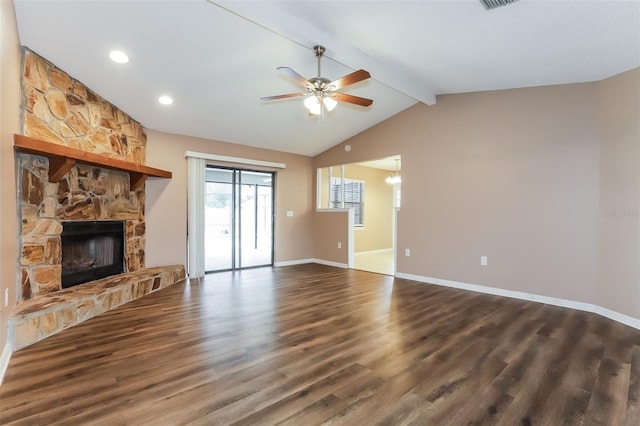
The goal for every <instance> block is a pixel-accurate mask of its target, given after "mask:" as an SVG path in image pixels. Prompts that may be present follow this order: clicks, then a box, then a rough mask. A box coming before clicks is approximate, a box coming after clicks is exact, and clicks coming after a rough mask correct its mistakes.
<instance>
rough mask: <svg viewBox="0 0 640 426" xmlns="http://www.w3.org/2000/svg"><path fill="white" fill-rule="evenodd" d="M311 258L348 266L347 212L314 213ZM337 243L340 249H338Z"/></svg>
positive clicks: (334, 210) (328, 211)
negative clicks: (339, 244)
mask: <svg viewBox="0 0 640 426" xmlns="http://www.w3.org/2000/svg"><path fill="white" fill-rule="evenodd" d="M314 216H315V218H314V231H315V232H314V235H313V239H314V252H313V257H314V258H315V259H318V260H320V261H328V262H335V263H340V264H342V265H348V264H349V212H348V211H346V210H336V209H332V210H324V211H317V212H315V215H314ZM338 243H341V247H340V248H338Z"/></svg>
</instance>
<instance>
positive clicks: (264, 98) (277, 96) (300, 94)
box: [260, 93, 306, 102]
mask: <svg viewBox="0 0 640 426" xmlns="http://www.w3.org/2000/svg"><path fill="white" fill-rule="evenodd" d="M305 95H306V93H287V94H286V95H276V96H264V97H262V98H260V100H261V101H263V102H264V101H275V100H276V99H287V98H295V97H297V96H305Z"/></svg>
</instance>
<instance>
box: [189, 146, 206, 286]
mask: <svg viewBox="0 0 640 426" xmlns="http://www.w3.org/2000/svg"><path fill="white" fill-rule="evenodd" d="M205 167H206V164H205V160H204V159H203V158H197V157H187V173H188V175H187V186H188V191H187V197H188V199H187V234H188V239H189V240H188V241H189V245H188V249H189V253H188V260H189V262H188V265H189V278H203V277H204V198H205Z"/></svg>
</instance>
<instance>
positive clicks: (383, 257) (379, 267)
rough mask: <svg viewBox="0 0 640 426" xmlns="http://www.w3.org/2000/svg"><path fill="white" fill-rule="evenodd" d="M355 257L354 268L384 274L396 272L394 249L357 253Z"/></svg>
mask: <svg viewBox="0 0 640 426" xmlns="http://www.w3.org/2000/svg"><path fill="white" fill-rule="evenodd" d="M354 257H355V259H354V269H360V270H362V271H368V272H376V273H378V274H384V275H393V273H394V269H395V268H394V265H393V249H387V250H379V251H378V250H376V251H374V252H363V253H356V254H355V256H354Z"/></svg>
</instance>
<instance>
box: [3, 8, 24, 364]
mask: <svg viewBox="0 0 640 426" xmlns="http://www.w3.org/2000/svg"><path fill="white" fill-rule="evenodd" d="M0 64H1V65H0V188H1V190H2V193H1V195H0V352H1V351H2V350H3V348H4V347H5V344H6V343H7V336H6V332H7V322H8V321H7V319H8V316H9V313H10V311H11V309H13V307H14V305H15V303H16V288H17V282H16V281H17V277H16V275H17V250H18V249H17V242H16V240H17V236H18V232H17V224H18V219H17V215H16V210H17V207H16V183H15V163H14V152H13V135H14V134H15V133H20V118H19V116H20V46H19V41H18V30H17V27H16V19H15V11H14V8H13V2H12V1H0ZM7 289H8V290H9V306H7V307H5V306H4V295H5V291H6V290H7Z"/></svg>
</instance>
